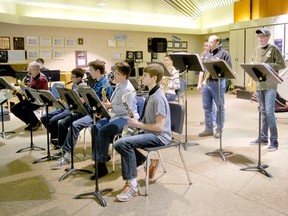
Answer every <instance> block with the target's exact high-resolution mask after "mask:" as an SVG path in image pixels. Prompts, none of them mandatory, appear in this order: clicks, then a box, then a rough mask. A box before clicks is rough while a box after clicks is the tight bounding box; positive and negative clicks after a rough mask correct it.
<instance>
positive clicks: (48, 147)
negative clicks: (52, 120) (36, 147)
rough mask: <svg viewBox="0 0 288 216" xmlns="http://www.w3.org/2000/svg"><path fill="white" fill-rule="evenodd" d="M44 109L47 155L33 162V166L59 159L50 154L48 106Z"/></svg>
mask: <svg viewBox="0 0 288 216" xmlns="http://www.w3.org/2000/svg"><path fill="white" fill-rule="evenodd" d="M45 109H46V117H47V118H46V125H47V134H46V136H47V155H46V156H45V157H42V158H39V159H37V160H35V161H34V162H33V164H36V163H39V162H42V161H45V160H48V161H49V160H57V159H59V157H55V156H53V155H51V153H50V139H49V131H50V130H49V129H50V124H49V118H48V111H49V106H48V105H47V104H46V105H45Z"/></svg>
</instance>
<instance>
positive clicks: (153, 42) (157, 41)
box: [148, 38, 167, 53]
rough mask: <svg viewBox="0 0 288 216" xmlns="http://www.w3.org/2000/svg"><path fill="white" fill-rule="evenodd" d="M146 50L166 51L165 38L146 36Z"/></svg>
mask: <svg viewBox="0 0 288 216" xmlns="http://www.w3.org/2000/svg"><path fill="white" fill-rule="evenodd" d="M148 52H150V53H151V52H156V53H166V52H167V39H166V38H148Z"/></svg>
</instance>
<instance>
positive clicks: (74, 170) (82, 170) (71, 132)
mask: <svg viewBox="0 0 288 216" xmlns="http://www.w3.org/2000/svg"><path fill="white" fill-rule="evenodd" d="M70 140H71V167H70V168H66V169H65V171H66V173H64V175H62V176H61V177H60V178H59V181H62V180H64V179H65V178H66V177H68V176H69V175H70V174H76V173H78V172H86V173H93V172H91V171H90V170H85V169H75V168H74V146H73V112H72V110H71V114H70Z"/></svg>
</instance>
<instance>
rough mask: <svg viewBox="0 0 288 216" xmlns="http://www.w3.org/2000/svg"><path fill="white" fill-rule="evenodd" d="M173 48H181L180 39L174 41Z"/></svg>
mask: <svg viewBox="0 0 288 216" xmlns="http://www.w3.org/2000/svg"><path fill="white" fill-rule="evenodd" d="M173 48H174V49H180V41H174V42H173Z"/></svg>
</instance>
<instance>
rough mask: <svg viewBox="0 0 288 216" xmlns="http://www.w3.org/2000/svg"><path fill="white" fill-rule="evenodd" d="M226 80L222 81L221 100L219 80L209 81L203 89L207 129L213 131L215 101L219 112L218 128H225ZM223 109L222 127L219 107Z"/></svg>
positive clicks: (217, 117) (217, 118)
mask: <svg viewBox="0 0 288 216" xmlns="http://www.w3.org/2000/svg"><path fill="white" fill-rule="evenodd" d="M225 83H226V80H225V79H222V80H221V81H220V100H219V96H218V81H208V80H207V84H206V85H204V87H203V89H202V104H203V109H204V112H205V131H213V114H212V113H213V106H214V105H213V103H214V101H215V103H216V108H217V114H216V124H217V129H218V130H223V127H224V122H225V107H224V103H225V100H224V94H225ZM219 106H220V109H221V127H220V113H219V110H218V107H219Z"/></svg>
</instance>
